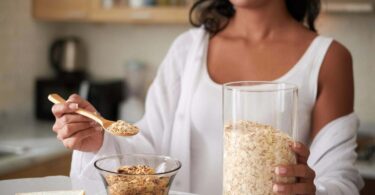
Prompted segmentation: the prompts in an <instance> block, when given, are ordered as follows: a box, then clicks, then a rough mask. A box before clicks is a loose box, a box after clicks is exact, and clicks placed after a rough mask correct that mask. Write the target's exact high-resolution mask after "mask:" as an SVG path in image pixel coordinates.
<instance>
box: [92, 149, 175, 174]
mask: <svg viewBox="0 0 375 195" xmlns="http://www.w3.org/2000/svg"><path fill="white" fill-rule="evenodd" d="M126 156H129V157H156V158H163V159H167V160H171V161H175V162H176V168H174V169H171V170H169V171H165V172H160V173H154V174H126V173H118V172H114V171H110V170H106V169H104V168H102V167H100V166H99V165H98V163H99V162H100V161H104V160H107V159H113V158H116V157H126ZM181 166H182V164H181V162H180V161H179V160H177V159H174V158H172V157H169V156H163V155H150V154H123V155H112V156H106V157H102V158H99V159H97V160H96V161H95V162H94V167H95V168H96V169H98V170H100V171H104V172H107V173H111V174H116V175H129V176H147V175H167V174H169V173H173V172H176V171H178V170H179V169H180V168H181Z"/></svg>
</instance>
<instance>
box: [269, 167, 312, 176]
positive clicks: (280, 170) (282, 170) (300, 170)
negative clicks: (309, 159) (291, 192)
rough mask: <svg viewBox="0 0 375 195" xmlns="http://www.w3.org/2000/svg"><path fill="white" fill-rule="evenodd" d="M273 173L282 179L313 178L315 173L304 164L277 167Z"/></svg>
mask: <svg viewBox="0 0 375 195" xmlns="http://www.w3.org/2000/svg"><path fill="white" fill-rule="evenodd" d="M275 173H276V174H277V175H279V176H284V177H300V178H305V179H314V178H315V172H314V171H313V170H312V169H311V168H309V167H308V166H307V165H305V164H297V165H286V166H278V167H276V168H275Z"/></svg>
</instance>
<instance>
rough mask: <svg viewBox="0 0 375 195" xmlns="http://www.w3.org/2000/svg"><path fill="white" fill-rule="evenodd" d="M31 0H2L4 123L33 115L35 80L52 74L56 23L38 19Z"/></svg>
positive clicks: (0, 100)
mask: <svg viewBox="0 0 375 195" xmlns="http://www.w3.org/2000/svg"><path fill="white" fill-rule="evenodd" d="M30 10H31V0H26V1H25V0H6V1H0V94H1V95H0V123H1V121H3V120H6V119H7V118H10V117H19V118H20V119H22V118H23V117H29V116H31V113H32V110H33V87H34V80H35V78H36V77H37V76H40V75H49V74H51V72H50V71H49V68H48V64H47V50H48V45H49V42H50V41H51V39H52V38H53V36H54V34H55V31H56V29H57V28H56V27H54V26H53V25H47V24H41V23H38V22H35V21H34V20H33V19H32V17H31V12H30Z"/></svg>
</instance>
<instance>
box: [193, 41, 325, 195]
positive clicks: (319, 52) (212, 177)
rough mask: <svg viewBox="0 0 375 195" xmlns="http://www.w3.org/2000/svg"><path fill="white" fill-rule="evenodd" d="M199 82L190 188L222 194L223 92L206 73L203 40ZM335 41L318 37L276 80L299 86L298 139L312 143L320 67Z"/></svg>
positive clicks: (200, 192) (198, 191) (194, 102)
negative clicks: (310, 138)
mask: <svg viewBox="0 0 375 195" xmlns="http://www.w3.org/2000/svg"><path fill="white" fill-rule="evenodd" d="M204 41H205V44H203V45H204V47H206V48H205V49H204V51H205V55H203V59H202V65H201V69H200V73H199V74H200V75H199V81H198V85H197V88H196V89H195V93H194V94H193V98H192V108H191V123H192V132H191V171H192V176H191V186H192V190H193V192H195V193H199V194H202V195H206V194H207V195H208V194H220V193H221V179H222V171H221V170H222V124H223V122H222V107H221V104H222V88H221V85H220V84H218V83H216V82H215V81H214V80H213V79H212V78H211V75H210V73H209V71H208V69H207V67H208V65H207V53H208V45H209V39H208V36H207V38H206V39H205V40H204ZM331 41H332V39H330V38H326V37H322V36H318V37H316V38H314V40H313V41H312V42H311V43H310V45H309V46H308V48H307V49H306V50H305V52H304V54H303V55H302V57H300V58H299V60H298V62H297V63H296V64H294V65H293V66H291V68H290V70H288V71H287V72H286V73H285V74H283V75H282V76H280V77H278V78H277V79H275V80H273V81H276V82H287V83H293V84H295V85H297V86H298V90H299V92H298V93H299V99H298V102H299V103H298V117H299V118H298V134H297V139H298V140H299V141H301V142H303V143H305V144H308V143H309V135H310V125H311V112H312V109H313V107H314V104H315V99H316V94H317V83H318V74H319V69H320V65H321V64H322V62H323V59H324V56H325V54H326V52H327V50H328V47H329V45H330V43H331Z"/></svg>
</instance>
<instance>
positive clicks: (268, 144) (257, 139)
mask: <svg viewBox="0 0 375 195" xmlns="http://www.w3.org/2000/svg"><path fill="white" fill-rule="evenodd" d="M292 141H293V139H292V138H291V137H290V136H288V135H287V134H286V133H284V132H281V131H280V130H277V129H275V128H273V127H272V126H269V125H263V124H259V123H255V122H251V121H237V122H235V123H230V124H226V125H225V127H224V181H223V188H224V191H223V192H224V193H223V194H224V195H234V194H235V195H241V194H246V195H273V194H274V193H273V191H272V186H273V183H280V182H282V183H294V182H295V178H294V177H280V176H277V175H275V174H274V169H275V167H276V166H278V165H290V164H296V156H295V153H294V152H293V151H292V150H291V148H290V147H289V144H290V143H291V142H292Z"/></svg>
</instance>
